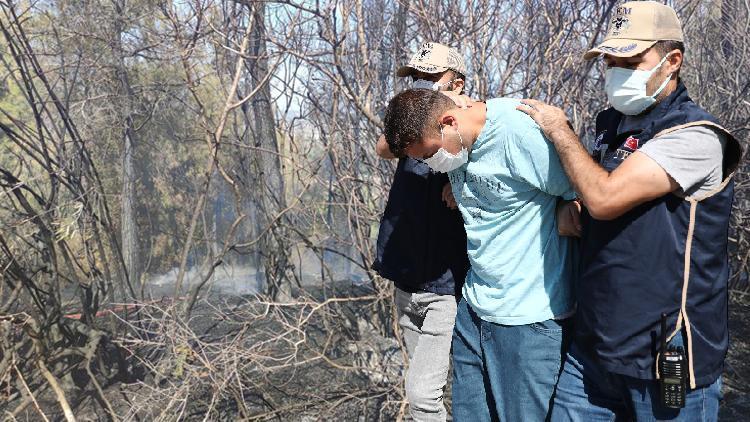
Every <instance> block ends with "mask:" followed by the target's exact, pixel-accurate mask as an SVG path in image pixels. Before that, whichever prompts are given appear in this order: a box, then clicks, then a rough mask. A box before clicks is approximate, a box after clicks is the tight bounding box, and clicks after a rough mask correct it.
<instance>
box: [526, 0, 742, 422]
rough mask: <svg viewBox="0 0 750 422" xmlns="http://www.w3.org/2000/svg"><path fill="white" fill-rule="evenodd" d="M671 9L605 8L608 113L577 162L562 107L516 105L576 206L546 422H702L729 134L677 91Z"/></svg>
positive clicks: (719, 317) (731, 149)
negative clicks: (570, 310) (572, 299)
mask: <svg viewBox="0 0 750 422" xmlns="http://www.w3.org/2000/svg"><path fill="white" fill-rule="evenodd" d="M684 51H685V47H684V45H683V38H682V29H681V25H680V21H679V19H678V18H677V15H676V13H675V11H674V10H673V9H672V8H670V7H668V6H665V5H663V4H660V3H657V2H651V1H644V2H628V3H624V4H622V5H621V6H620V7H618V8H617V9H616V11H615V14H614V16H613V17H612V20H611V22H610V28H609V33H608V35H607V37H606V38H605V39H604V42H602V43H601V44H600V45H599V46H597V47H596V48H594V49H592V50H591V51H589V52H587V53H586V55H585V56H584V57H585V58H586V59H591V58H594V57H597V56H599V55H603V59H604V62H605V64H606V65H607V73H606V78H605V90H606V93H607V98H608V100H609V103H610V105H611V108H609V109H607V110H604V111H602V112H601V113H599V115H598V116H597V119H596V142H595V145H594V151H593V154H592V155H593V156H592V155H589V153H588V152H587V151H586V149H585V148H584V147H583V145H582V144H581V142H580V140H579V138H578V137H577V136H576V134H575V133H574V132H573V131H572V130H571V127H570V125H569V123H568V120H567V118H566V116H565V114H564V112H563V111H562V110H560V109H558V108H556V107H552V106H549V105H546V104H544V103H542V102H540V101H535V100H524V101H523V102H524V103H525V105H524V106H520V107H519V110H521V111H524V112H525V113H527V114H529V115H530V116H531V117H532V118H533V119H534V120H536V122H537V123H538V124H539V126H540V127H541V128H542V130H544V132H545V133H546V134H547V136H548V138H549V139H550V141H551V142H552V143H553V144H554V145H555V148H556V149H557V151H558V153H559V155H560V161H561V162H562V164H563V167H564V168H565V172H566V173H567V174H568V177H569V178H570V180H571V182H572V183H573V185H574V187H575V190H576V192H577V193H578V195H579V198H580V202H581V203H582V205H583V210H582V215H581V223H582V226H583V231H582V235H581V240H582V242H581V257H582V259H581V262H580V268H579V276H578V278H577V280H576V281H577V283H576V296H577V300H578V310H577V313H576V322H575V330H574V338H573V345H572V347H571V349H570V351H569V352H568V354H567V357H566V361H565V364H564V367H563V372H562V374H561V375H560V379H559V382H558V386H557V392H556V397H555V400H554V405H553V413H552V420H554V421H570V420H574V421H588V420H615V419H617V420H620V419H621V418H622V419H624V420H680V421H715V420H717V418H718V409H719V400H720V397H721V373H722V369H723V363H724V357H725V355H726V352H727V345H728V327H727V281H728V274H729V268H728V252H727V248H728V239H727V230H728V227H729V219H730V213H731V208H732V200H733V187H734V182H733V180H732V175H733V172H734V170H735V169H736V167H737V164H738V162H739V159H740V156H741V148H740V146H739V143H738V142H737V141H736V140H735V139H734V137H733V136H732V135H731V134H730V133H728V132H727V131H726V130H725V129H723V128H722V127H721V125H720V124H719V123H718V121H717V120H716V119H715V118H714V117H713V116H711V115H710V114H709V113H708V112H706V111H705V110H703V109H701V108H700V107H699V106H698V105H696V104H695V103H694V102H693V101H692V100H691V99H690V97H689V96H688V93H687V89H686V88H685V86H684V85H683V84H682V82H681V80H680V76H679V75H680V70H681V67H682V64H683V57H684V55H683V54H684Z"/></svg>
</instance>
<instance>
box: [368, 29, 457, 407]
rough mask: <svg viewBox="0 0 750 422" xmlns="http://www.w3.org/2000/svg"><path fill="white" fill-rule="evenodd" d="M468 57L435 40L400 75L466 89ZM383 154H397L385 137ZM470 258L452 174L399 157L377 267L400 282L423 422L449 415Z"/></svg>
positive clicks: (410, 385)
mask: <svg viewBox="0 0 750 422" xmlns="http://www.w3.org/2000/svg"><path fill="white" fill-rule="evenodd" d="M465 71H466V70H465V65H464V61H463V58H462V57H461V56H460V54H459V53H458V51H457V50H456V49H454V48H450V47H447V46H445V45H442V44H438V43H432V42H428V43H425V44H424V45H422V47H421V48H420V49H419V50H418V51H417V53H416V54H415V55H414V56H413V57H412V59H411V61H409V64H408V65H406V66H403V67H401V68H399V69H398V71H397V73H396V74H397V76H399V77H410V78H411V80H412V81H411V84H410V87H412V88H426V89H434V90H439V91H452V92H455V93H461V92H462V91H463V87H464V80H465V76H464V73H465ZM376 151H377V153H378V155H380V156H381V157H383V158H386V159H392V158H395V157H394V156H393V154H391V152H390V150H389V149H388V145H387V144H386V143H385V139H384V138H383V137H382V136H381V138H380V139H379V141H378V145H377V148H376ZM468 267H469V261H468V257H467V254H466V233H465V232H464V227H463V220H462V219H461V214H460V213H459V211H458V209H457V208H456V203H455V201H454V200H453V196H452V194H451V190H450V184H449V183H448V177H447V175H446V174H445V173H436V172H433V171H432V170H430V168H429V167H428V166H427V164H425V163H422V162H420V161H417V160H413V159H410V158H402V159H399V162H398V166H397V167H396V173H395V175H394V178H393V183H392V185H391V190H390V193H389V195H388V202H387V204H386V208H385V212H384V213H383V218H382V220H381V223H380V231H379V233H378V243H377V260H376V261H375V263H374V265H373V268H374V269H375V270H376V271H377V272H378V273H379V274H380V275H381V276H382V277H384V278H387V279H389V280H392V281H393V283H394V285H395V302H396V308H397V310H398V315H399V321H398V322H399V326H400V327H401V333H402V339H403V343H404V345H405V346H406V350H407V353H408V356H409V363H408V369H407V373H406V395H407V399H408V401H409V411H410V414H411V416H412V418H414V420H416V421H445V420H446V417H447V412H446V409H445V406H444V405H443V394H444V388H445V385H446V382H447V377H448V366H449V362H450V349H451V339H452V333H453V325H454V322H455V317H456V296H458V295H459V294H460V291H461V286H462V284H463V282H464V278H465V277H466V272H467V270H468Z"/></svg>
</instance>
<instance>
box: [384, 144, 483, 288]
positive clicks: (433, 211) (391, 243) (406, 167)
mask: <svg viewBox="0 0 750 422" xmlns="http://www.w3.org/2000/svg"><path fill="white" fill-rule="evenodd" d="M447 183H448V176H447V175H446V174H444V173H436V172H433V171H432V170H430V168H429V166H427V164H425V163H422V162H419V161H417V160H413V159H411V158H402V159H400V160H399V161H398V166H397V167H396V173H395V174H394V177H393V183H392V185H391V190H390V192H389V194H388V202H387V203H386V206H385V212H384V213H383V218H382V219H381V221H380V230H379V232H378V242H377V257H376V261H375V263H374V264H373V268H374V269H375V270H376V271H377V272H378V274H380V275H381V276H382V277H384V278H387V279H389V280H392V281H393V282H394V283H395V284H396V286H397V287H399V288H400V289H402V290H405V291H408V292H417V291H427V292H432V293H437V294H446V295H447V294H455V295H456V296H458V295H459V294H460V291H461V286H462V285H463V282H464V279H465V278H466V272H467V270H468V268H469V259H468V257H467V254H466V232H465V231H464V226H463V220H462V219H461V214H460V212H459V211H458V210H457V209H455V210H452V209H450V208H448V207H447V206H446V205H445V203H444V202H443V201H442V191H443V186H445V185H446V184H447Z"/></svg>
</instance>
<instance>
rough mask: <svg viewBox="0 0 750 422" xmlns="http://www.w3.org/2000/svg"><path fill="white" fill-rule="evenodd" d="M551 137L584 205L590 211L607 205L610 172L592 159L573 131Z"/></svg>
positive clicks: (554, 133)
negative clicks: (606, 186)
mask: <svg viewBox="0 0 750 422" xmlns="http://www.w3.org/2000/svg"><path fill="white" fill-rule="evenodd" d="M549 136H550V138H552V139H551V140H552V142H553V144H554V145H555V149H556V150H557V154H558V155H559V156H560V162H561V163H562V165H563V169H564V170H565V173H566V174H567V175H568V179H570V183H571V184H572V185H573V188H574V189H575V191H576V192H577V193H578V196H579V197H580V198H581V200H582V201H583V204H584V205H586V207H587V208H589V210H590V211H591V210H592V209H593V210H598V209H599V208H600V207H601V205H602V204H604V203H606V188H605V185H606V183H607V179H608V177H609V172H607V171H606V170H604V169H603V168H602V167H601V166H600V165H599V164H597V163H596V162H595V161H594V160H593V159H592V158H591V156H590V155H589V153H588V151H586V148H584V147H583V145H582V144H581V141H580V139H578V136H576V134H575V133H574V132H573V131H572V130H570V129H567V128H566V129H564V130H559V131H556V132H553V133H551V134H550V135H549ZM595 213H596V211H595Z"/></svg>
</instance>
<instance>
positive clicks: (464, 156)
mask: <svg viewBox="0 0 750 422" xmlns="http://www.w3.org/2000/svg"><path fill="white" fill-rule="evenodd" d="M519 104H520V101H518V100H513V99H494V100H489V101H487V103H486V104H484V103H475V104H473V106H472V107H470V108H459V107H457V106H456V105H455V103H454V102H453V100H451V99H450V98H448V97H447V96H445V95H443V94H440V93H435V92H431V91H427V90H419V89H417V90H409V91H405V92H403V93H401V94H399V95H397V96H396V97H394V98H393V99H392V100H391V102H390V103H389V105H388V109H387V110H386V116H385V137H386V140H387V142H388V145H389V148H390V149H391V151H392V152H393V153H394V154H396V155H397V156H403V155H407V156H409V157H412V158H416V159H420V160H423V161H424V162H426V163H427V164H428V165H429V166H430V167H431V168H432V169H433V170H436V171H441V172H448V176H449V179H450V182H451V186H452V188H453V195H454V197H455V199H456V201H457V202H458V206H459V209H460V210H461V214H462V216H463V218H464V225H465V228H466V234H467V248H468V254H469V260H470V262H471V269H470V270H469V273H468V275H467V278H466V284H465V285H464V288H463V299H462V300H461V302H460V303H459V305H458V314H457V316H456V325H455V329H454V333H453V365H454V367H453V371H454V372H453V374H454V378H453V382H454V384H453V416H454V418H455V420H456V421H459V422H460V421H464V420H466V421H468V420H471V421H484V420H486V421H490V420H497V419H500V420H511V421H516V420H539V421H541V420H544V419H545V418H546V417H547V414H548V412H549V405H550V402H551V398H552V395H553V393H554V389H555V382H556V380H557V376H558V374H559V371H560V367H561V357H562V356H563V354H564V352H565V350H564V349H565V346H566V344H567V342H566V341H563V338H564V337H566V336H564V334H565V332H566V331H567V325H568V324H567V321H568V317H570V316H571V315H572V314H573V312H574V309H575V306H574V302H573V294H572V293H573V292H572V291H571V281H572V275H573V274H572V272H573V261H574V259H573V251H572V245H571V242H572V240H571V239H569V238H566V237H562V236H560V235H559V234H558V232H557V228H556V225H555V210H556V206H557V203H558V200H560V199H561V198H563V199H573V198H574V196H575V195H574V193H573V191H572V188H571V185H570V183H569V181H568V178H567V176H566V175H565V172H564V171H563V169H562V166H561V165H560V161H559V159H558V156H557V153H556V152H555V148H554V146H553V145H551V144H550V143H549V142H547V140H546V139H545V138H544V136H543V134H542V132H541V131H540V130H539V127H538V126H537V125H536V123H534V121H533V120H532V119H531V118H529V117H528V116H527V115H526V114H524V113H522V112H520V111H518V110H516V107H517V106H518V105H519Z"/></svg>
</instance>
